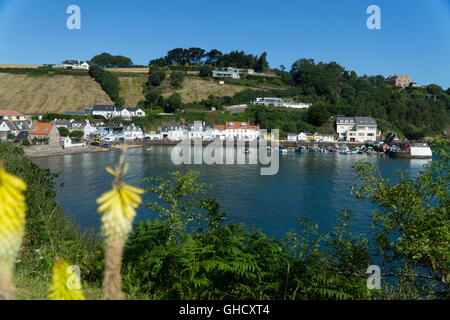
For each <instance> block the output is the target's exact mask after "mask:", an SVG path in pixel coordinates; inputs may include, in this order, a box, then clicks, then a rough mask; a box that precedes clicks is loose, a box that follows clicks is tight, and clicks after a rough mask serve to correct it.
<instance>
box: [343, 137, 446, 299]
mask: <svg viewBox="0 0 450 320" xmlns="http://www.w3.org/2000/svg"><path fill="white" fill-rule="evenodd" d="M433 151H434V153H435V154H436V155H437V157H436V160H434V161H432V162H430V163H429V164H428V165H426V166H425V170H423V171H420V172H419V174H418V177H417V178H414V179H411V178H410V177H409V176H408V175H407V174H406V173H405V172H400V173H399V176H400V182H398V183H396V184H391V183H390V181H389V180H388V179H384V178H382V177H380V174H379V172H378V170H377V169H376V168H375V167H374V166H373V165H372V164H370V163H368V162H361V163H359V164H358V166H357V171H358V178H359V179H361V180H359V181H361V183H360V184H359V185H357V186H355V187H354V188H353V189H352V190H353V192H354V194H355V195H356V196H357V198H358V199H362V200H369V201H370V202H372V203H375V204H377V205H378V206H377V207H378V209H377V210H376V211H375V212H374V213H372V220H373V222H372V230H373V231H372V236H371V237H372V238H373V239H374V243H373V246H374V248H375V250H374V254H375V255H376V256H377V258H378V259H381V260H382V261H380V262H381V263H382V265H383V267H384V269H385V272H386V273H387V275H388V276H389V277H394V278H397V279H403V280H404V281H406V282H407V283H409V284H411V287H416V288H417V286H419V287H420V286H422V285H423V284H421V282H422V281H424V280H426V281H432V282H434V289H433V291H434V293H435V294H439V293H441V294H442V297H445V296H447V298H448V297H449V294H450V243H449V242H450V215H449V212H448V208H449V207H450V189H449V188H450V185H449V183H448V181H450V150H449V144H448V141H446V140H443V139H437V140H436V141H435V142H434V143H433ZM399 291H401V290H399Z"/></svg>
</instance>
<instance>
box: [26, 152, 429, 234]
mask: <svg viewBox="0 0 450 320" xmlns="http://www.w3.org/2000/svg"><path fill="white" fill-rule="evenodd" d="M170 151H171V147H154V148H153V150H152V151H146V150H144V149H135V150H130V151H128V154H127V157H126V160H127V161H128V162H129V163H130V170H129V174H128V175H127V182H128V183H129V184H132V185H134V186H138V187H144V186H145V183H144V182H143V181H142V179H143V178H145V177H155V176H161V177H168V176H169V175H170V173H171V172H173V171H180V172H187V171H189V170H196V171H199V172H200V180H201V181H202V182H205V183H208V184H211V185H212V189H211V192H210V195H211V196H212V197H214V198H217V199H218V200H219V202H220V204H221V206H222V210H224V211H226V212H227V213H228V216H227V220H228V221H232V222H243V223H244V224H245V225H246V226H247V227H248V228H258V229H261V230H263V231H264V232H265V233H266V234H268V235H270V236H274V237H276V238H281V237H282V236H283V235H284V234H285V233H286V232H288V231H291V230H294V231H295V230H296V228H297V225H298V224H297V222H296V220H297V218H298V217H306V218H309V219H311V220H312V221H313V222H315V223H318V224H319V226H320V229H321V230H323V231H327V230H329V229H330V228H332V227H333V226H334V225H335V223H336V218H337V215H338V214H339V212H341V210H342V209H343V208H344V207H347V208H348V209H350V210H352V211H353V213H354V222H355V229H357V231H361V232H364V231H366V230H368V221H369V214H370V210H371V209H374V205H373V204H370V203H367V202H361V201H358V200H356V199H355V197H354V196H352V195H351V194H350V186H351V185H353V184H354V183H355V182H356V180H355V170H354V166H355V164H356V162H357V161H359V160H362V159H367V160H368V161H370V162H371V163H374V164H376V165H377V166H378V167H379V169H380V171H381V174H382V175H383V177H387V178H392V179H395V172H396V171H397V170H400V169H402V170H404V169H406V170H409V172H410V174H411V175H412V176H414V175H416V174H417V172H418V171H419V170H421V169H423V166H424V165H425V164H426V163H427V162H428V160H410V159H392V158H389V157H387V156H379V155H378V156H368V155H341V154H335V153H306V154H305V153H301V154H300V153H294V152H289V154H287V155H280V169H279V172H278V174H277V175H275V176H261V175H260V170H259V167H258V166H257V165H212V166H209V165H180V166H176V165H174V164H172V162H171V160H170ZM119 157H120V153H119V152H107V153H87V154H76V155H65V156H54V157H47V158H36V159H34V162H35V163H36V164H38V165H39V166H41V167H42V168H50V169H51V170H52V171H53V172H60V173H61V175H60V177H59V178H58V179H57V182H58V183H62V184H64V188H63V190H62V191H61V192H59V193H58V195H57V201H58V202H59V203H60V205H61V206H62V208H63V209H64V211H65V212H66V213H67V214H70V215H72V217H74V218H75V219H76V220H77V221H78V222H79V223H80V225H81V227H82V228H88V227H94V228H98V227H99V226H100V216H99V214H98V213H97V211H96V210H97V205H96V202H95V200H96V199H97V198H98V197H99V196H100V195H101V194H102V193H103V192H105V191H107V190H109V189H110V188H111V180H112V179H111V178H112V176H111V175H110V174H109V173H107V172H106V171H105V167H106V166H111V167H113V166H114V165H115V164H116V163H117V161H118V159H119ZM151 199H154V197H153V196H151V195H144V200H151ZM155 217H156V214H155V213H152V212H151V211H150V210H149V209H146V208H140V209H139V210H138V218H139V219H145V218H155Z"/></svg>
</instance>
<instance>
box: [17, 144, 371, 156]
mask: <svg viewBox="0 0 450 320" xmlns="http://www.w3.org/2000/svg"><path fill="white" fill-rule="evenodd" d="M191 142H192V145H194V141H191ZM213 142H214V141H202V146H207V145H209V144H211V143H213ZM179 143H180V141H145V142H142V141H139V142H128V143H127V144H126V145H127V148H128V149H141V148H146V147H153V146H161V147H171V146H176V145H178V144H179ZM234 144H235V146H236V142H235V143H234ZM336 144H339V145H341V144H346V145H349V146H352V147H361V146H363V145H365V144H364V143H359V142H287V141H284V142H279V145H280V146H283V147H286V148H295V147H297V146H305V147H307V146H314V145H317V146H321V147H331V146H334V145H336ZM258 145H259V143H258ZM267 145H268V146H270V141H269V142H268V143H267ZM124 146H125V144H123V143H121V144H114V143H113V144H112V148H100V147H94V146H90V145H87V146H84V147H74V148H68V149H63V148H55V147H50V146H48V145H39V146H31V147H23V150H24V152H25V154H26V155H27V156H29V157H30V158H43V157H52V156H64V155H71V154H81V153H95V152H112V151H121V150H122V149H123V147H124ZM248 146H249V142H245V147H248Z"/></svg>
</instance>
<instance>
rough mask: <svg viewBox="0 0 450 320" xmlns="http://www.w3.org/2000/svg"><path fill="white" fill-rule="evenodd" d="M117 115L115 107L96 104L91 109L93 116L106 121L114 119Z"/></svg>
mask: <svg viewBox="0 0 450 320" xmlns="http://www.w3.org/2000/svg"><path fill="white" fill-rule="evenodd" d="M116 113H117V108H116V106H113V105H100V104H96V105H94V106H93V107H92V115H93V116H102V117H104V118H106V119H110V118H114V117H115V116H116Z"/></svg>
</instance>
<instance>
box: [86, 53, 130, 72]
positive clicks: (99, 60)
mask: <svg viewBox="0 0 450 320" xmlns="http://www.w3.org/2000/svg"><path fill="white" fill-rule="evenodd" d="M91 63H93V64H96V65H98V66H99V67H101V68H107V67H110V68H111V67H114V68H116V67H123V68H127V67H131V66H132V65H133V61H131V59H130V58H127V57H124V56H113V55H111V54H109V53H106V52H103V53H101V54H99V55H96V56H95V57H93V58H92V59H91Z"/></svg>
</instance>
